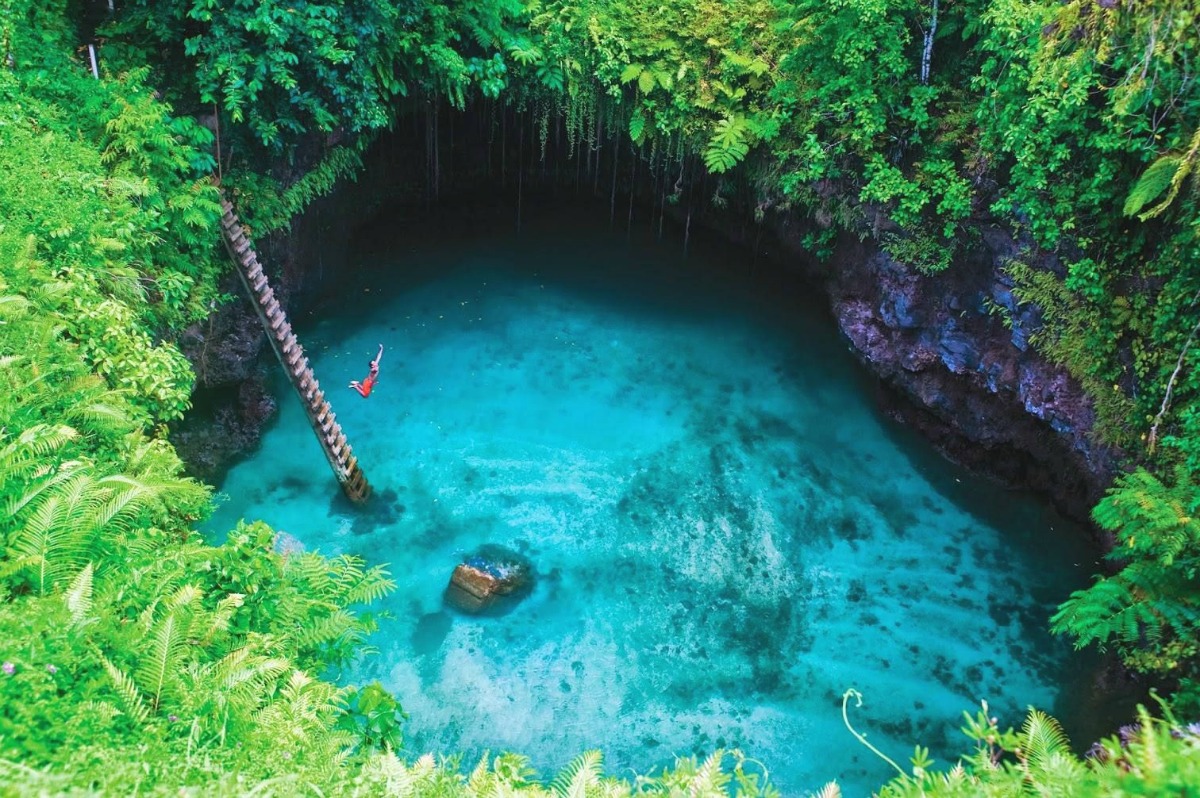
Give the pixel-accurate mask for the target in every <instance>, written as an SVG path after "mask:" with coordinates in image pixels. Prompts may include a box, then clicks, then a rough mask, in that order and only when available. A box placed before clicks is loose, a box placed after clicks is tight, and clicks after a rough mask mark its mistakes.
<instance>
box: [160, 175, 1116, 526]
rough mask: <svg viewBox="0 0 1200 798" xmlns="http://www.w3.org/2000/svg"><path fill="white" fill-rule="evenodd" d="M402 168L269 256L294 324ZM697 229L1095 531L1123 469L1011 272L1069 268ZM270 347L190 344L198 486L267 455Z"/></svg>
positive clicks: (910, 398)
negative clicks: (1038, 337) (799, 285)
mask: <svg viewBox="0 0 1200 798" xmlns="http://www.w3.org/2000/svg"><path fill="white" fill-rule="evenodd" d="M393 155H394V154H393ZM377 157H382V158H383V159H384V160H390V157H391V156H390V155H389V154H388V153H386V152H384V153H383V154H382V155H378V154H377ZM388 171H389V170H388V169H387V168H382V167H379V166H375V167H372V166H369V168H368V174H369V177H368V178H367V179H365V180H364V181H360V182H359V183H356V184H348V185H347V186H345V187H344V188H343V189H342V190H341V191H340V193H339V194H337V195H335V196H333V197H331V198H326V199H323V200H319V201H318V202H317V203H315V204H314V205H313V207H312V208H311V209H310V210H309V212H307V213H306V214H305V216H304V218H302V219H301V220H299V221H298V222H297V223H296V224H295V225H294V227H293V232H292V233H291V234H289V235H287V236H284V237H280V238H278V239H276V240H275V241H273V242H271V243H270V244H269V245H268V246H267V247H266V252H267V256H266V260H267V262H268V263H270V264H273V265H274V268H273V269H272V272H273V274H274V275H276V283H277V285H278V286H279V290H280V293H282V294H283V295H284V296H294V297H297V301H296V302H295V303H293V304H294V305H303V306H305V307H289V311H290V312H293V313H295V312H298V311H304V310H311V309H312V308H313V307H318V308H319V306H320V305H321V304H322V301H323V296H325V295H327V294H328V292H329V290H332V289H331V288H330V287H331V286H332V287H333V288H336V283H337V280H336V278H337V275H338V274H340V273H342V272H343V270H344V269H346V268H352V264H351V263H349V262H348V260H347V252H348V250H349V248H350V243H351V241H352V237H353V232H354V230H355V227H356V226H357V225H359V224H361V223H362V222H364V221H366V220H368V218H369V216H370V211H371V210H373V209H375V208H377V207H379V206H380V204H381V203H384V202H386V199H385V198H384V197H385V195H386V194H387V193H388V190H387V188H386V187H387V185H388V184H389V181H391V182H393V183H394V182H395V180H394V178H395V173H394V172H392V174H391V176H390V177H389V174H388ZM446 201H447V197H446V195H445V194H444V195H443V202H446ZM734 218H736V221H733V222H731V221H730V219H734ZM692 223H693V224H703V225H706V226H710V227H714V228H716V229H718V230H721V231H723V232H724V233H725V234H726V235H727V236H729V237H730V238H733V239H735V240H738V239H740V240H741V241H742V242H743V243H745V244H746V245H747V246H753V247H758V248H760V249H762V250H764V253H763V254H766V255H768V256H769V257H770V258H771V260H773V261H774V262H775V263H777V264H779V265H780V266H781V267H782V268H789V269H797V270H801V271H803V272H805V273H807V274H808V275H809V276H810V277H811V278H812V279H813V281H814V283H816V284H817V285H819V286H820V287H821V288H822V290H824V291H825V292H826V294H827V295H828V297H829V301H830V307H831V309H832V312H833V315H834V317H835V318H836V320H837V323H838V326H839V327H840V329H841V332H842V333H843V334H844V335H845V336H846V338H847V340H848V342H849V344H850V345H851V346H852V347H853V349H854V350H855V351H856V352H857V354H858V356H859V357H860V358H861V359H862V360H863V362H864V363H865V364H866V365H867V366H868V367H869V368H870V369H871V370H872V371H874V372H875V373H876V374H878V375H879V377H880V380H881V387H882V390H881V392H880V398H881V401H882V402H883V404H884V406H885V408H886V409H887V411H888V412H889V413H891V414H892V415H893V416H895V417H896V418H898V419H900V420H902V421H903V422H905V423H907V424H909V425H911V426H912V427H914V428H916V429H918V430H919V431H920V432H921V433H922V434H924V435H925V436H926V437H928V438H929V439H930V440H931V441H932V442H933V443H934V445H935V446H937V447H938V448H939V449H940V450H941V451H942V452H943V453H944V454H945V455H946V456H948V457H950V458H951V459H953V460H955V461H957V462H960V463H962V464H963V465H965V466H968V467H970V468H972V469H974V470H976V471H979V472H982V473H985V474H988V475H991V476H993V477H995V478H997V479H998V480H1001V481H1002V482H1004V483H1005V484H1007V485H1010V486H1012V487H1018V488H1032V489H1034V490H1036V491H1039V492H1040V493H1042V494H1043V495H1045V496H1046V497H1048V498H1049V499H1050V500H1051V501H1052V502H1053V503H1054V504H1055V505H1056V506H1057V507H1058V508H1059V509H1060V510H1061V511H1063V512H1065V513H1067V514H1068V515H1070V516H1072V517H1074V518H1077V519H1081V520H1082V519H1086V518H1087V515H1088V512H1089V510H1090V508H1091V507H1092V505H1093V504H1094V503H1095V501H1096V500H1097V499H1098V498H1099V497H1100V495H1101V494H1102V492H1103V490H1104V488H1105V487H1106V486H1107V485H1108V484H1109V482H1110V481H1111V478H1112V475H1113V473H1114V470H1115V467H1116V466H1115V462H1116V459H1117V458H1116V456H1115V454H1114V453H1113V452H1111V451H1109V450H1107V449H1106V448H1105V447H1103V446H1101V445H1099V444H1097V443H1096V442H1095V441H1094V440H1093V439H1092V436H1091V430H1092V426H1093V412H1092V406H1091V403H1090V402H1089V400H1088V399H1087V397H1086V396H1085V395H1084V393H1083V391H1082V389H1081V388H1080V386H1079V385H1078V383H1076V382H1075V381H1074V380H1073V379H1071V378H1070V377H1069V376H1068V375H1067V374H1066V373H1065V371H1064V370H1063V369H1061V368H1059V367H1056V366H1053V365H1051V364H1049V363H1047V362H1046V360H1045V359H1044V358H1043V357H1042V356H1041V355H1040V354H1038V353H1037V352H1036V351H1035V350H1034V349H1033V348H1032V347H1031V346H1030V338H1031V336H1032V335H1033V333H1034V332H1035V331H1036V330H1037V328H1038V325H1039V322H1040V320H1039V317H1038V313H1037V311H1036V309H1034V308H1030V307H1027V306H1019V305H1018V304H1017V303H1016V300H1015V299H1014V297H1013V292H1012V284H1011V282H1010V281H1009V280H1008V279H1007V278H1006V277H1005V276H1004V274H1003V271H1002V268H1001V267H1002V266H1003V265H1004V263H1005V262H1006V261H1007V260H1009V259H1011V258H1014V257H1020V258H1021V259H1022V260H1023V261H1024V262H1026V263H1028V264H1030V265H1032V266H1034V267H1035V268H1046V269H1058V268H1059V265H1058V264H1057V263H1056V261H1055V260H1054V258H1053V257H1052V256H1049V255H1045V254H1037V253H1033V254H1031V252H1032V248H1031V247H1030V246H1029V245H1028V243H1027V242H1023V241H1020V240H1018V239H1016V238H1014V237H1013V236H1012V235H1011V234H1010V233H1008V232H1007V231H1006V230H1004V229H1003V228H1002V227H1000V226H997V225H994V224H985V223H980V224H979V225H978V233H979V235H978V243H977V245H976V246H974V247H973V248H972V249H971V250H970V251H969V252H968V253H967V254H966V255H965V256H963V257H960V258H959V259H958V260H957V262H955V263H954V264H953V265H952V267H951V268H949V269H947V270H946V271H945V272H942V273H940V274H936V275H927V274H923V273H921V272H919V271H917V270H916V269H914V268H911V267H909V266H906V265H905V264H903V263H899V262H897V261H896V260H894V259H893V258H891V257H889V256H888V255H887V254H886V253H885V252H883V251H882V250H880V249H879V248H878V247H877V246H875V245H874V244H873V243H872V242H870V241H867V242H863V241H861V240H859V239H858V238H856V237H853V236H843V237H842V238H841V239H840V240H839V241H838V242H837V245H836V247H835V249H834V253H833V257H832V258H831V259H829V260H828V261H826V262H823V263H816V262H814V261H813V260H812V259H811V257H810V256H809V255H808V254H807V253H806V252H805V251H804V249H803V247H801V246H800V244H799V242H800V240H801V238H802V236H803V234H804V233H805V232H808V231H809V230H810V229H811V223H810V222H806V221H804V220H800V219H797V218H795V217H793V216H779V217H775V218H774V219H773V220H772V219H771V218H770V217H768V221H766V222H765V223H764V225H762V226H760V225H753V224H749V225H747V224H745V223H743V221H742V219H741V218H737V217H734V216H732V215H731V214H729V213H726V214H724V215H723V216H721V217H716V216H710V217H708V218H704V219H694V220H693V222H692ZM768 250H769V251H768ZM995 308H1003V309H1004V310H1005V311H1006V313H1005V314H1004V317H1002V316H1001V315H1000V314H997V313H995V312H993V310H994V309H995ZM1005 317H1007V319H1008V320H1009V322H1008V324H1006V322H1005ZM263 340H264V339H263V337H262V334H261V330H258V329H257V322H256V321H255V319H254V317H253V314H252V313H251V312H250V310H249V305H248V304H246V303H245V302H244V301H239V302H237V303H235V304H234V305H231V306H229V307H226V308H225V309H223V310H222V311H221V312H220V313H219V314H218V316H217V317H216V318H215V319H214V320H212V321H210V322H209V323H208V324H207V327H206V326H205V325H198V326H197V327H196V328H195V329H193V330H189V332H188V334H187V335H186V336H185V338H184V349H185V353H186V354H188V356H189V358H191V359H192V362H193V363H194V364H195V365H196V368H197V373H198V376H199V380H198V386H199V387H198V393H197V406H198V412H197V413H195V414H193V417H192V418H189V420H188V421H187V422H186V423H185V425H183V427H182V428H181V429H180V431H179V432H178V433H177V434H176V435H175V436H174V438H173V439H174V440H175V442H176V445H177V446H178V447H179V448H180V450H181V453H182V455H183V456H184V458H185V460H186V461H187V462H188V463H189V464H190V466H191V467H192V469H193V472H194V473H195V474H196V475H198V476H201V477H203V478H206V479H210V480H212V479H218V478H219V477H220V475H221V473H222V472H223V470H224V469H225V468H226V467H228V465H229V464H231V463H232V462H233V461H235V460H236V458H237V457H239V456H240V455H241V454H243V453H244V452H246V451H247V450H252V449H253V448H254V447H255V446H256V445H257V442H258V437H259V435H260V433H261V429H262V426H263V424H264V423H266V422H267V421H268V420H269V419H270V417H271V416H272V414H273V411H274V404H273V401H272V399H271V397H270V396H269V395H268V394H267V393H266V391H265V389H264V387H263V385H264V382H263V374H264V373H265V372H264V369H265V368H272V367H274V364H273V363H265V362H264V363H263V364H262V365H259V360H258V358H259V353H260V352H261V351H264V350H263V348H262V346H261V344H262V342H263Z"/></svg>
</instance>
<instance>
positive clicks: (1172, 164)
mask: <svg viewBox="0 0 1200 798" xmlns="http://www.w3.org/2000/svg"><path fill="white" fill-rule="evenodd" d="M1182 162H1183V158H1181V157H1179V156H1178V155H1164V156H1163V157H1161V158H1159V159H1158V160H1157V161H1155V162H1154V163H1152V164H1150V167H1149V168H1148V169H1147V170H1146V171H1145V172H1143V173H1142V176H1141V177H1139V178H1138V181H1137V182H1136V183H1134V184H1133V188H1132V189H1130V191H1129V196H1128V197H1126V198H1125V207H1124V208H1122V210H1121V212H1122V213H1124V214H1125V215H1126V216H1136V215H1137V214H1138V211H1140V210H1141V209H1142V208H1144V207H1146V205H1148V204H1149V203H1151V202H1153V201H1154V200H1155V199H1157V198H1158V196H1159V195H1160V194H1162V193H1163V192H1164V191H1166V190H1167V186H1169V185H1171V180H1172V178H1174V177H1175V173H1176V171H1178V169H1179V165H1180V164H1181V163H1182Z"/></svg>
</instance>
